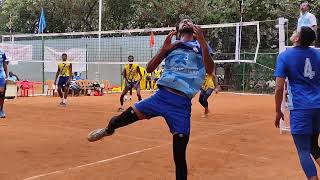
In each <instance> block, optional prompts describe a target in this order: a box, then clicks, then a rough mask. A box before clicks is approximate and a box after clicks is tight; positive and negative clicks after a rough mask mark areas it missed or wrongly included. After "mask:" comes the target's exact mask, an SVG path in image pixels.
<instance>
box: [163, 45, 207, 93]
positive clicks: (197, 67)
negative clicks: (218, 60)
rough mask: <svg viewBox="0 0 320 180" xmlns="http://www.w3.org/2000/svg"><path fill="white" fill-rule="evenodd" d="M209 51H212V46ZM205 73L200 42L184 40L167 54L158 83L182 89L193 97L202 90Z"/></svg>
mask: <svg viewBox="0 0 320 180" xmlns="http://www.w3.org/2000/svg"><path fill="white" fill-rule="evenodd" d="M209 53H212V49H211V48H210V47H209ZM205 74H206V71H205V67H204V63H203V60H202V50H201V48H200V44H199V42H198V41H190V42H183V43H181V44H180V45H179V46H178V47H177V48H176V49H174V50H173V51H171V52H169V53H168V54H167V57H166V59H165V67H164V71H163V74H162V76H161V78H160V79H159V80H158V82H157V83H158V85H159V86H165V87H169V88H172V89H175V90H178V91H181V92H183V93H184V94H186V95H187V96H188V97H189V98H190V99H191V98H193V97H194V96H195V95H196V94H197V92H198V91H199V90H200V88H201V86H202V84H203V81H204V77H205Z"/></svg>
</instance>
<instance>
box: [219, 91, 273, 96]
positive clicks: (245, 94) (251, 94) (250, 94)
mask: <svg viewBox="0 0 320 180" xmlns="http://www.w3.org/2000/svg"><path fill="white" fill-rule="evenodd" d="M219 93H221V94H234V95H244V96H274V94H254V93H241V92H239V93H237V92H219Z"/></svg>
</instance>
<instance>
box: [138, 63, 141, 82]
mask: <svg viewBox="0 0 320 180" xmlns="http://www.w3.org/2000/svg"><path fill="white" fill-rule="evenodd" d="M137 72H138V74H139V77H140V78H139V81H138V83H140V81H141V80H142V73H141V71H140V66H138V67H137Z"/></svg>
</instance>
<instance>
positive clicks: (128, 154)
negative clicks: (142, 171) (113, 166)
mask: <svg viewBox="0 0 320 180" xmlns="http://www.w3.org/2000/svg"><path fill="white" fill-rule="evenodd" d="M165 145H167V144H165ZM165 145H159V146H154V147H150V148H146V149H142V150H139V151H134V152H131V153H127V154H123V155H120V156H116V157H113V158H109V159H104V160H101V161H96V162H93V163H89V164H84V165H80V166H76V167H71V168H67V169H63V170H59V171H54V172H50V173H45V174H40V175H37V176H32V177H29V178H25V179H23V180H32V179H38V178H41V177H45V176H49V175H53V174H59V173H63V172H65V171H70V170H74V169H79V168H83V167H88V166H92V165H96V164H102V163H105V162H109V161H113V160H116V159H120V158H124V157H127V156H131V155H135V154H139V153H142V152H146V151H150V150H152V149H156V148H159V147H162V146H165Z"/></svg>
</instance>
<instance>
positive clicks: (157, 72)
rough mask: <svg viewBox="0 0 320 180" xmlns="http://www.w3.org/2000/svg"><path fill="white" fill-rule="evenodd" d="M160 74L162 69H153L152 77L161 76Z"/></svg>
mask: <svg viewBox="0 0 320 180" xmlns="http://www.w3.org/2000/svg"><path fill="white" fill-rule="evenodd" d="M161 74H162V69H159V70H158V69H156V70H155V71H154V77H155V78H160V77H161Z"/></svg>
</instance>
